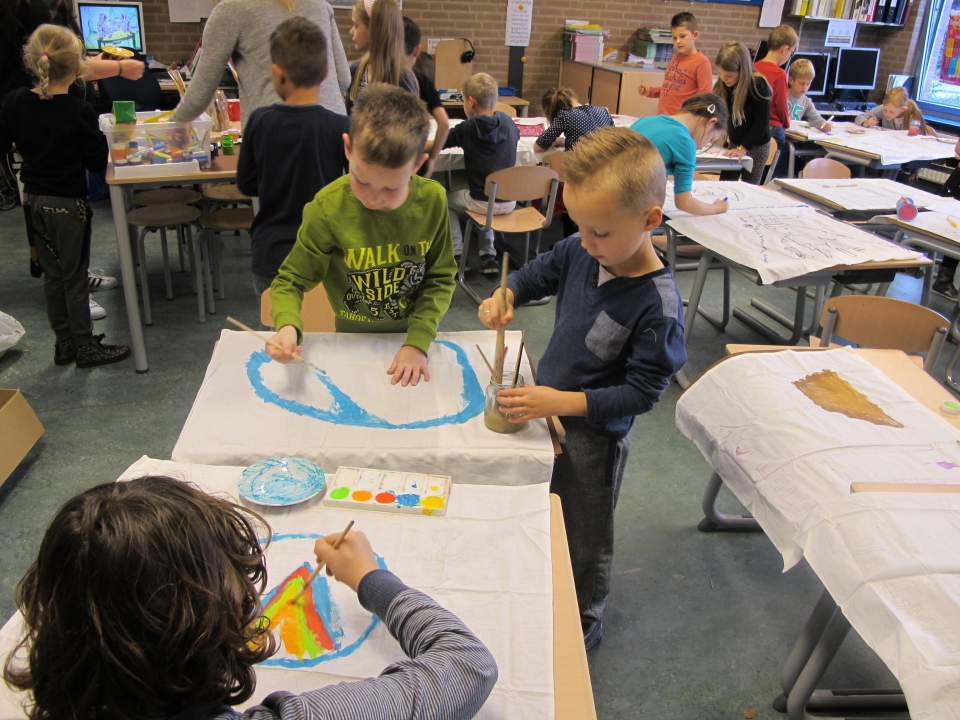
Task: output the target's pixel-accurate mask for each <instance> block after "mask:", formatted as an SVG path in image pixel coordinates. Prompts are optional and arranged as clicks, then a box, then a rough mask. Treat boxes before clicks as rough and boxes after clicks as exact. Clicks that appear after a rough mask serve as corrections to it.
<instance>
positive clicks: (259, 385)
mask: <svg viewBox="0 0 960 720" xmlns="http://www.w3.org/2000/svg"><path fill="white" fill-rule="evenodd" d="M434 342H435V343H437V344H438V345H444V346H446V347H448V348H450V349H451V350H453V352H454V354H455V355H456V357H457V364H458V365H460V368H461V374H462V376H463V390H462V391H461V393H460V404H461V409H460V410H459V411H457V412H456V413H454V414H452V415H444V416H442V417H438V418H430V419H427V420H416V421H414V422H408V423H392V422H389V421H388V420H384V419H383V418H381V417H377V416H376V415H374V414H373V413H371V412H369V411H368V410H365V409H364V408H362V407H360V406H359V405H358V404H357V403H356V402H355V401H354V400H353V398H351V397H350V396H349V395H347V394H346V393H345V392H343V391H342V390H341V389H340V388H339V387H337V386H336V385H335V384H334V382H333V381H332V380H331V379H330V378H329V377H328V376H327V374H326V373H325V372H323V371H319V372H315V373H314V374H315V375H316V377H317V379H319V380H320V382H322V383H323V384H324V386H326V388H327V390H328V391H329V392H330V395H331V396H332V397H333V402H332V403H331V404H330V407H328V408H318V407H314V406H313V405H307V404H305V403H302V402H299V401H298V400H290V399H287V398H282V397H280V396H279V395H278V394H277V393H275V392H274V391H273V390H271V389H270V388H268V387H267V386H266V384H265V383H264V381H263V374H262V373H261V372H260V368H262V367H263V366H264V365H265V364H267V363H268V362H270V357H269V356H268V355H267V354H266V353H265V352H264V351H262V350H260V351H258V352H255V353H253V354H252V355H250V359H249V360H247V378H248V379H249V380H250V384H251V385H252V386H253V391H254V393H256V395H257V397H259V398H260V399H261V400H263V401H264V402H267V403H270V404H272V405H276V406H277V407H280V408H283V409H284V410H286V411H287V412H291V413H293V414H295V415H300V416H301V417H311V418H314V419H315V420H322V421H323V422H329V423H335V424H337V425H352V426H355V427H368V428H383V429H387V430H422V429H424V428H432V427H439V426H441V425H460V424H462V423H465V422H467V421H468V420H470V419H471V418H475V417H476V416H478V415H479V414H480V413H482V412H483V404H484V398H483V388H482V387H480V382H479V381H478V380H477V374H476V373H475V372H474V371H473V367H472V366H471V365H470V361H469V360H468V359H467V353H466V352H465V351H464V349H463V348H461V347H460V346H459V345H456V344H454V343H452V342H449V341H448V340H435V341H434Z"/></svg>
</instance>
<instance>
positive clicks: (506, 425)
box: [483, 372, 527, 434]
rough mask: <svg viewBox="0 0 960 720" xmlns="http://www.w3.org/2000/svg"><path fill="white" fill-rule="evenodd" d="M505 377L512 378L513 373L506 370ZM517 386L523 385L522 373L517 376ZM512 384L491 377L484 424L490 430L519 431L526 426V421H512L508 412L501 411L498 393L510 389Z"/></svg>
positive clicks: (484, 409)
mask: <svg viewBox="0 0 960 720" xmlns="http://www.w3.org/2000/svg"><path fill="white" fill-rule="evenodd" d="M503 376H504V379H507V378H512V377H513V375H512V373H508V372H504V373H503ZM516 387H518V388H521V387H523V376H522V375H521V376H520V377H519V378H517V384H516ZM509 389H510V385H509V383H507V384H501V383H498V382H496V381H495V380H494V379H493V378H490V384H489V385H487V392H486V394H485V402H484V406H483V424H484V425H486V426H487V429H488V430H493V431H494V432H495V433H503V434H507V433H515V432H519V431H520V430H522V429H523V428H524V426H526V424H527V423H526V422H522V423H512V422H510V420H509V418H510V416H509V415H507V414H506V413H502V412H500V403H498V402H497V393H498V392H500V391H501V390H509Z"/></svg>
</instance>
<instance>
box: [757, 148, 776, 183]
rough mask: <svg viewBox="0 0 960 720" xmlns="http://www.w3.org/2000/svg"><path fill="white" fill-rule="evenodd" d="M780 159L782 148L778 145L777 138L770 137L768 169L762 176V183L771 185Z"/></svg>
mask: <svg viewBox="0 0 960 720" xmlns="http://www.w3.org/2000/svg"><path fill="white" fill-rule="evenodd" d="M779 159H780V148H779V147H778V146H777V140H776V138H770V154H769V155H767V164H766V166H765V167H766V169H765V170H764V171H763V175H762V176H761V178H760V185H770V184H771V183H773V172H774V170H775V169H776V167H777V160H779Z"/></svg>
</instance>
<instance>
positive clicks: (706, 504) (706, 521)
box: [697, 472, 763, 532]
mask: <svg viewBox="0 0 960 720" xmlns="http://www.w3.org/2000/svg"><path fill="white" fill-rule="evenodd" d="M721 487H723V478H721V477H720V473H718V472H714V473H713V474H712V475H711V476H710V479H709V480H708V481H707V487H706V489H705V490H704V491H703V498H702V499H701V501H700V507H702V508H703V515H704V517H703V520H701V521H700V524H699V525H697V530H699V531H700V532H713V531H714V530H739V531H756V530H762V529H763V528H761V527H760V524H759V523H758V522H757V521H756V519H754V518H752V517H750V516H749V515H725V514H723V513H722V512H720V511H719V510H718V509H717V496H718V495H719V494H720V488H721Z"/></svg>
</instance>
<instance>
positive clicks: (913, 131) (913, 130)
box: [907, 120, 920, 137]
mask: <svg viewBox="0 0 960 720" xmlns="http://www.w3.org/2000/svg"><path fill="white" fill-rule="evenodd" d="M919 134H920V121H919V120H911V121H910V127H909V129H908V130H907V135H909V136H910V137H916V136H917V135H919Z"/></svg>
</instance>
